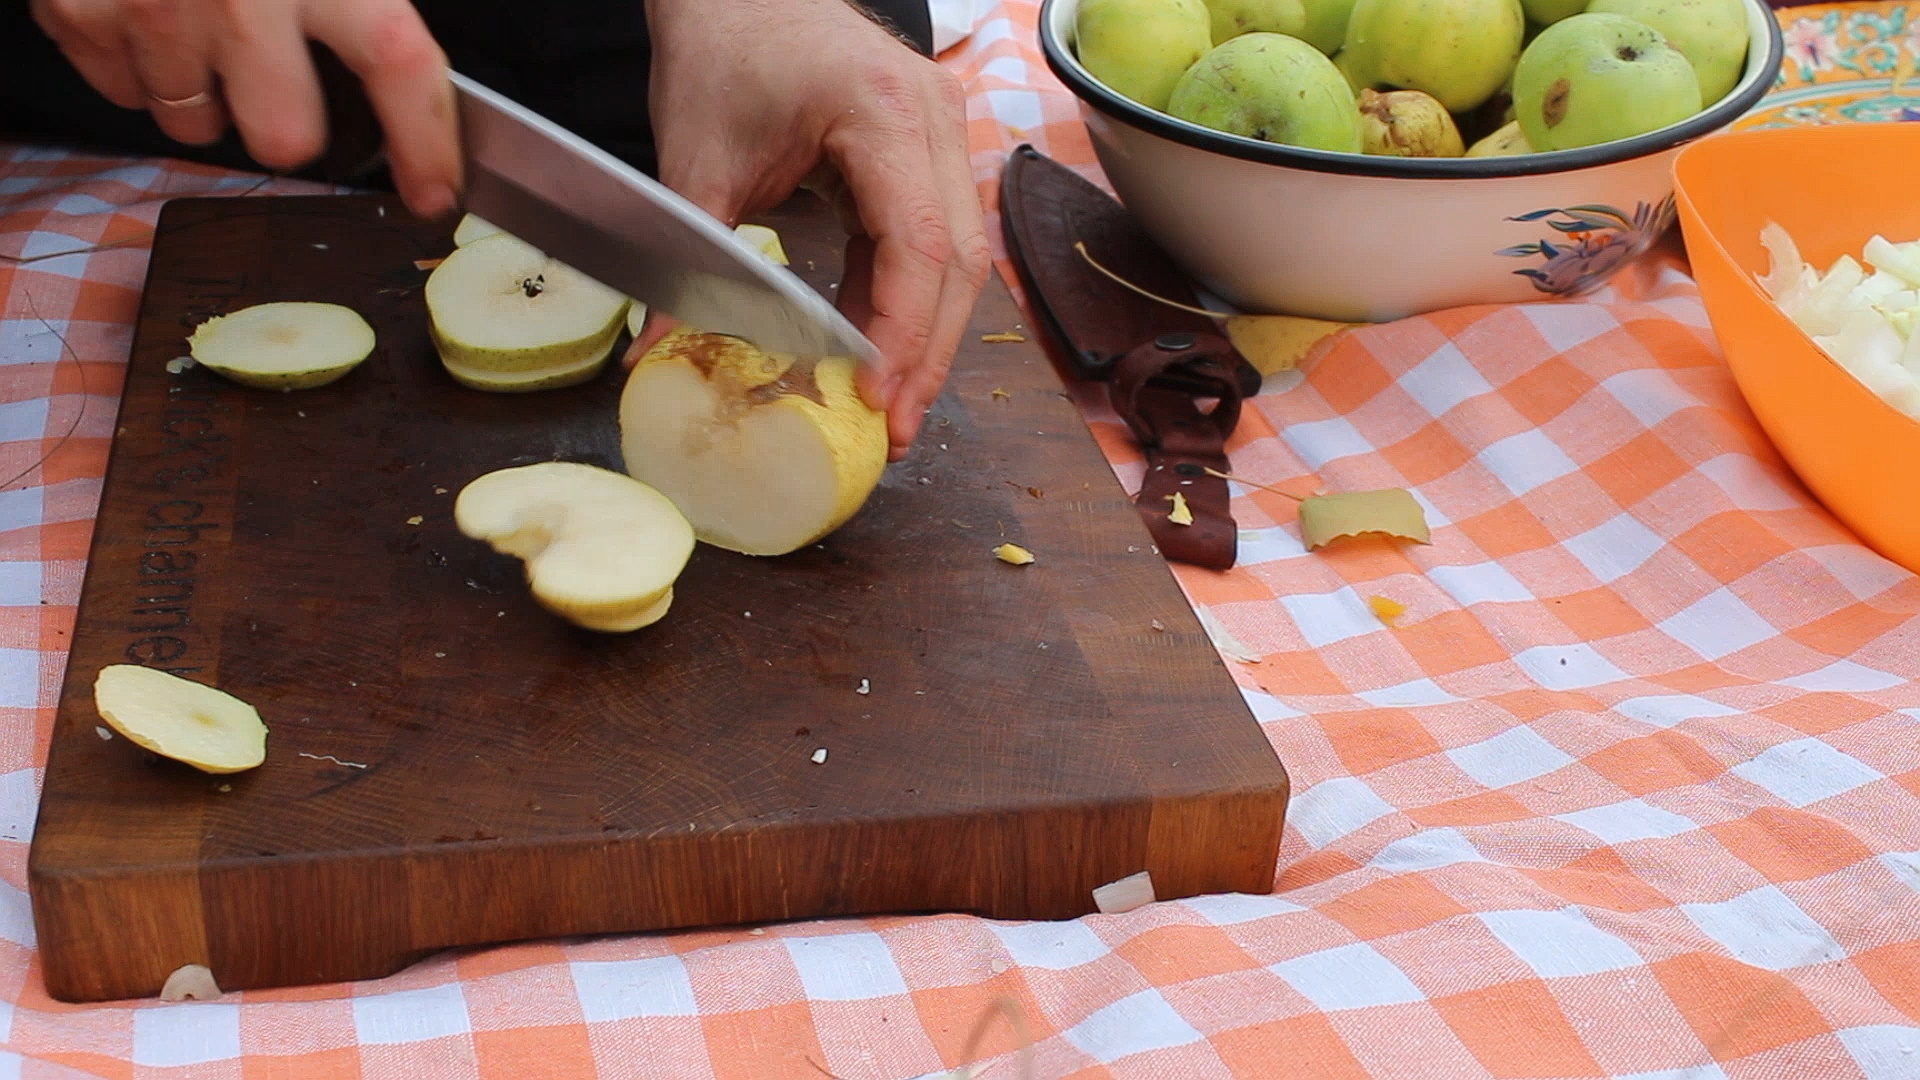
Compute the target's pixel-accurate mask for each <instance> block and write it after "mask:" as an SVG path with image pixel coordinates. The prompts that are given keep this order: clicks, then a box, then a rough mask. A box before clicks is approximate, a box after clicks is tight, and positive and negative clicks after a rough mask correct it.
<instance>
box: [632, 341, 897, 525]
mask: <svg viewBox="0 0 1920 1080" xmlns="http://www.w3.org/2000/svg"><path fill="white" fill-rule="evenodd" d="M854 371H855V368H854V362H853V361H852V360H850V359H847V358H845V357H822V358H818V359H814V358H807V359H804V360H796V359H795V358H794V357H791V356H784V355H779V354H773V353H767V352H763V351H761V350H760V349H758V348H756V347H754V346H753V345H751V344H749V343H748V342H745V341H743V340H741V339H739V338H735V337H728V336H726V335H722V334H711V333H705V332H702V331H698V330H693V329H691V328H688V327H684V326H682V327H677V328H675V329H674V330H673V332H672V333H670V334H668V335H667V336H665V337H664V338H662V339H661V340H660V341H659V342H658V343H657V344H656V345H655V346H654V347H653V348H652V349H650V350H648V351H647V352H646V353H645V354H644V355H643V356H642V357H641V358H640V360H639V361H638V362H637V363H635V365H634V368H633V371H632V373H631V374H629V375H628V376H627V385H626V389H625V390H624V391H623V392H622V393H621V396H620V433H621V450H622V453H623V454H624V455H625V457H626V468H627V471H628V472H630V473H632V474H633V475H634V476H636V477H638V478H639V479H640V480H642V481H644V482H646V483H647V484H649V485H651V486H653V487H655V488H657V489H659V490H660V491H661V492H662V493H663V494H665V495H666V496H667V498H669V499H671V500H673V503H674V505H675V506H678V507H679V508H680V512H681V513H683V514H685V515H686V517H687V520H688V521H690V522H691V523H692V524H693V530H694V535H695V536H696V537H698V538H699V539H700V540H702V541H704V542H705V543H708V544H712V545H714V546H715V547H722V548H726V549H728V550H730V551H737V552H741V553H742V554H747V555H784V554H786V553H787V552H790V551H793V550H796V549H798V548H801V547H804V546H806V545H807V544H810V543H813V542H814V541H816V540H819V539H820V538H821V537H824V536H826V535H827V534H828V533H830V532H832V531H833V530H835V529H837V528H839V527H840V526H841V525H843V524H845V523H846V522H847V521H848V519H850V518H852V517H853V515H854V514H856V513H858V512H859V510H860V508H861V507H862V506H863V505H865V503H866V501H867V498H868V497H869V496H870V495H872V493H873V489H874V487H875V485H877V484H878V483H879V482H880V476H881V473H882V472H884V471H885V469H886V466H887V420H886V416H885V414H883V413H880V412H878V411H875V410H873V409H870V408H868V407H867V404H866V402H865V401H863V400H861V398H860V393H859V390H858V388H857V387H856V386H855V385H854Z"/></svg>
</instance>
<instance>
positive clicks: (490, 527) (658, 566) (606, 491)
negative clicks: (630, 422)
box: [453, 461, 694, 633]
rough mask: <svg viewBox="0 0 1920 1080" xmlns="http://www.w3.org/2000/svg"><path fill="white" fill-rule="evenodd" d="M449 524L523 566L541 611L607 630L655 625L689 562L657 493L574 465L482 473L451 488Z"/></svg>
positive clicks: (678, 527) (682, 535)
mask: <svg viewBox="0 0 1920 1080" xmlns="http://www.w3.org/2000/svg"><path fill="white" fill-rule="evenodd" d="M453 520H454V524H455V525H456V526H458V528H459V529H460V531H461V532H462V533H464V534H466V535H467V536H468V537H470V538H472V539H475V540H480V541H483V542H485V543H487V544H490V545H492V546H493V549H494V550H495V551H498V552H500V553H502V554H505V555H512V556H514V557H516V558H519V559H521V560H523V561H525V563H526V575H527V583H528V585H529V586H530V587H531V588H532V590H533V596H534V599H535V600H537V601H539V603H540V605H541V606H542V607H544V608H546V609H547V610H548V611H551V612H553V613H554V614H556V615H558V616H560V617H561V618H564V619H568V620H570V621H572V622H574V623H576V624H577V625H579V626H583V627H585V628H587V629H589V630H599V631H604V632H608V633H625V632H627V631H631V630H638V629H640V628H641V627H643V626H647V625H649V624H651V623H654V622H658V621H659V620H660V619H661V618H663V617H664V616H665V615H666V614H667V611H668V609H669V608H671V607H672V605H673V583H674V581H675V580H676V579H678V578H679V576H680V572H681V571H682V570H684V569H685V568H686V565H687V560H688V559H689V558H690V557H692V555H693V543H694V537H693V529H692V527H691V526H689V525H688V523H687V519H686V518H685V517H684V516H682V515H681V513H680V511H679V510H678V509H677V508H676V507H675V506H674V505H673V503H672V502H671V501H670V500H669V499H668V498H667V497H666V496H665V495H662V494H661V493H660V492H658V491H656V490H654V489H653V488H651V487H649V486H647V485H646V484H643V483H641V482H640V481H638V480H635V479H634V478H633V477H631V476H628V475H626V474H625V473H621V472H616V471H614V470H612V469H603V468H600V467H599V466H596V465H586V464H581V463H579V462H571V461H544V462H539V463H537V464H533V465H520V466H515V467H512V468H506V469H499V470H496V471H494V472H490V473H487V474H486V475H484V476H481V477H480V478H478V479H476V480H474V481H473V482H472V483H470V484H468V485H467V486H466V487H464V488H462V489H461V490H460V494H459V495H458V496H457V497H456V498H455V499H454V503H453Z"/></svg>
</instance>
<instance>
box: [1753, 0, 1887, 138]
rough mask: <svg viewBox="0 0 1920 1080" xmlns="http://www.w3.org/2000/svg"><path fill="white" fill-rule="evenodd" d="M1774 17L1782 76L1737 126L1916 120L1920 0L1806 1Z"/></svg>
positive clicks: (1759, 126)
mask: <svg viewBox="0 0 1920 1080" xmlns="http://www.w3.org/2000/svg"><path fill="white" fill-rule="evenodd" d="M1775 14H1776V16H1777V17H1778V19H1779V20H1780V31H1781V34H1782V36H1783V37H1784V38H1785V42H1786V55H1785V56H1784V57H1783V58H1782V60H1781V64H1780V76H1779V79H1778V80H1777V81H1776V82H1775V84H1774V89H1773V91H1772V92H1771V93H1769V94H1768V95H1767V97H1766V98H1765V99H1764V100H1763V101H1762V102H1761V103H1760V105H1759V106H1758V107H1757V108H1755V109H1754V110H1753V111H1751V112H1749V113H1748V114H1747V115H1746V116H1744V117H1742V118H1740V119H1739V120H1738V121H1736V122H1735V123H1734V125H1733V129H1734V130H1736V131H1744V130H1749V129H1753V128H1777V127H1794V126H1799V125H1813V124H1857V123H1869V124H1871V123H1900V122H1911V121H1916V120H1920V2H1914V0H1897V2H1886V0H1880V2H1873V3H1844V4H1809V5H1806V6H1798V7H1789V8H1785V9H1782V10H1780V11H1777V12H1776V13H1775Z"/></svg>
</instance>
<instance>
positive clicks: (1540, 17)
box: [1520, 0, 1587, 27]
mask: <svg viewBox="0 0 1920 1080" xmlns="http://www.w3.org/2000/svg"><path fill="white" fill-rule="evenodd" d="M1520 6H1521V7H1523V8H1525V9H1526V12H1527V22H1528V23H1530V24H1532V25H1533V26H1535V27H1543V26H1552V25H1553V24H1554V23H1557V22H1559V21H1560V20H1561V19H1564V18H1566V17H1567V16H1569V15H1578V14H1580V13H1581V12H1583V11H1585V10H1587V0H1520Z"/></svg>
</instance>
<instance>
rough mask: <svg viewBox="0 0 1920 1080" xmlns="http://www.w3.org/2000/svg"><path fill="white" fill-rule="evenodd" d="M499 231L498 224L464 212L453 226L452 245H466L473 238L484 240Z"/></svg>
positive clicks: (472, 240) (471, 241) (473, 239)
mask: <svg viewBox="0 0 1920 1080" xmlns="http://www.w3.org/2000/svg"><path fill="white" fill-rule="evenodd" d="M499 231H500V226H498V225H495V224H494V223H493V222H491V221H488V220H487V219H486V218H483V217H479V216H477V215H474V214H466V215H463V216H462V217H461V218H460V224H458V225H455V226H454V227H453V246H454V247H466V246H467V245H468V244H471V243H473V242H474V241H475V240H484V239H486V238H487V237H489V236H492V235H493V234H495V233H497V232H499Z"/></svg>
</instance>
